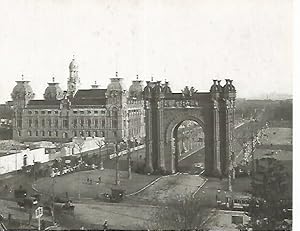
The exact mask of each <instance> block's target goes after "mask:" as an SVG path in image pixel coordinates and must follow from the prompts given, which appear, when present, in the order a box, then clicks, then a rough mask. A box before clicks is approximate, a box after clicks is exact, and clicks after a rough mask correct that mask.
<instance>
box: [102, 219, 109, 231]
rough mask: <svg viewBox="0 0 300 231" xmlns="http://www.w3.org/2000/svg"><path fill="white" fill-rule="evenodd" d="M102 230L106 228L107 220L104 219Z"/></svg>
mask: <svg viewBox="0 0 300 231" xmlns="http://www.w3.org/2000/svg"><path fill="white" fill-rule="evenodd" d="M103 230H104V231H106V230H108V223H107V220H105V221H104V223H103Z"/></svg>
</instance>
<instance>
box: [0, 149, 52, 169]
mask: <svg viewBox="0 0 300 231" xmlns="http://www.w3.org/2000/svg"><path fill="white" fill-rule="evenodd" d="M25 156H27V158H26V166H28V165H33V164H34V162H41V163H45V162H48V161H49V155H48V154H45V148H38V149H33V150H29V149H27V150H21V151H20V152H17V153H10V154H7V155H3V156H0V175H1V174H5V173H8V172H12V171H16V170H20V169H22V167H23V166H24V161H25V160H24V159H25Z"/></svg>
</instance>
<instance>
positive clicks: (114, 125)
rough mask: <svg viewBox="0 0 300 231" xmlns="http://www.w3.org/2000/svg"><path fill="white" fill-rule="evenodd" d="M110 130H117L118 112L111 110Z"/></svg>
mask: <svg viewBox="0 0 300 231" xmlns="http://www.w3.org/2000/svg"><path fill="white" fill-rule="evenodd" d="M112 128H118V111H117V109H113V111H112Z"/></svg>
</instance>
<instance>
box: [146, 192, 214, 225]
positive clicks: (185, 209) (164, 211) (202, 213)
mask: <svg viewBox="0 0 300 231" xmlns="http://www.w3.org/2000/svg"><path fill="white" fill-rule="evenodd" d="M207 211H208V208H206V207H204V206H203V205H202V204H201V203H200V201H199V200H198V199H197V198H194V197H193V196H192V195H190V196H184V197H179V198H174V199H170V200H168V201H167V203H166V204H165V205H164V206H161V207H160V208H159V209H158V210H157V211H156V212H154V214H153V216H152V219H151V224H150V227H149V228H150V229H158V230H195V229H198V230H199V229H203V227H202V226H203V223H204V219H205V218H206V217H207V214H208V212H207Z"/></svg>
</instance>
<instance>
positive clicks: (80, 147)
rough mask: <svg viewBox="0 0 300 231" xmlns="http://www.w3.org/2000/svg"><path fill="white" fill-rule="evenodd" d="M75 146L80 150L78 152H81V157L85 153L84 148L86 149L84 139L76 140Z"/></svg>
mask: <svg viewBox="0 0 300 231" xmlns="http://www.w3.org/2000/svg"><path fill="white" fill-rule="evenodd" d="M74 144H75V146H76V147H77V148H78V151H79V153H80V155H81V153H82V151H83V147H84V139H82V138H77V139H75V140H74Z"/></svg>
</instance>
